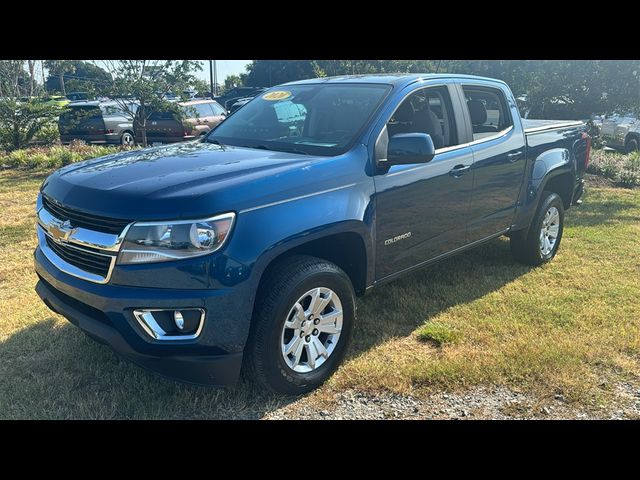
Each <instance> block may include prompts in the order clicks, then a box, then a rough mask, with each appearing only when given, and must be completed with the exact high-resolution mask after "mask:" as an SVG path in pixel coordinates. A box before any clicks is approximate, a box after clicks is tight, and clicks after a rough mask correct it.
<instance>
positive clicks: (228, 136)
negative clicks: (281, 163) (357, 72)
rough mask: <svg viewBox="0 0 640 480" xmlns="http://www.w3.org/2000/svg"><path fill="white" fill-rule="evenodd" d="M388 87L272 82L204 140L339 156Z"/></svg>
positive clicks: (377, 104) (369, 116)
mask: <svg viewBox="0 0 640 480" xmlns="http://www.w3.org/2000/svg"><path fill="white" fill-rule="evenodd" d="M390 89H391V87H390V86H389V85H372V84H346V85H345V84H309V85H289V86H282V87H275V88H273V89H270V90H268V91H267V92H266V93H262V94H260V95H259V96H257V97H256V98H255V99H254V100H252V101H251V102H249V103H247V104H246V105H245V106H243V107H242V108H241V109H239V110H237V111H236V112H235V113H234V114H233V115H231V116H230V117H229V118H227V119H226V120H225V121H224V122H222V123H221V124H220V125H219V126H218V127H217V128H216V129H215V130H213V131H212V132H211V134H210V135H209V136H208V137H207V141H208V142H215V143H221V144H223V145H233V146H244V147H252V148H265V149H268V150H277V151H284V152H287V151H294V152H298V153H306V154H314V155H329V156H332V155H339V154H341V153H344V152H346V151H347V150H348V149H349V148H350V147H351V145H352V143H353V142H354V141H355V140H356V138H357V135H358V133H360V131H361V130H362V129H363V128H364V127H365V126H366V124H367V122H368V121H369V119H370V118H371V115H372V114H373V112H374V111H375V110H376V109H377V107H378V106H379V105H380V103H381V102H382V99H383V98H384V97H385V95H386V94H387V93H388V92H389V90H390Z"/></svg>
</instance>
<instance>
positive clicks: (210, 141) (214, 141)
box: [206, 138, 225, 147]
mask: <svg viewBox="0 0 640 480" xmlns="http://www.w3.org/2000/svg"><path fill="white" fill-rule="evenodd" d="M206 141H207V143H214V144H216V145H220V146H221V147H224V146H225V145H224V144H223V143H221V142H219V141H218V140H215V139H214V140H209V139H208V138H207V140H206Z"/></svg>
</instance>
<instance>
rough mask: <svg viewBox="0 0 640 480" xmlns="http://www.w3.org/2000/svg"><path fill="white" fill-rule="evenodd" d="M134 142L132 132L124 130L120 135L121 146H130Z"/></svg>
mask: <svg viewBox="0 0 640 480" xmlns="http://www.w3.org/2000/svg"><path fill="white" fill-rule="evenodd" d="M134 143H135V140H134V139H133V133H131V132H124V133H123V134H122V137H120V144H121V145H122V146H123V147H132V146H133V145H134Z"/></svg>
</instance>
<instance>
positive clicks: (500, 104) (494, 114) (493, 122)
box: [462, 85, 513, 140]
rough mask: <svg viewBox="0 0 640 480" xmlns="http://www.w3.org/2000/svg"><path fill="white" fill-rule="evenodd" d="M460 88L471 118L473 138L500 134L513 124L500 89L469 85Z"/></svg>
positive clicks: (477, 138)
mask: <svg viewBox="0 0 640 480" xmlns="http://www.w3.org/2000/svg"><path fill="white" fill-rule="evenodd" d="M462 88H463V90H464V96H465V100H466V102H467V108H468V110H469V117H470V118H471V126H472V127H473V139H474V140H480V139H482V138H487V137H492V136H494V135H499V134H502V133H503V132H504V131H505V130H507V129H508V128H509V127H511V126H512V125H513V120H512V119H511V113H510V112H509V109H508V107H507V101H506V99H505V97H504V93H503V92H502V90H500V89H498V88H491V87H475V86H469V85H467V86H464V87H462Z"/></svg>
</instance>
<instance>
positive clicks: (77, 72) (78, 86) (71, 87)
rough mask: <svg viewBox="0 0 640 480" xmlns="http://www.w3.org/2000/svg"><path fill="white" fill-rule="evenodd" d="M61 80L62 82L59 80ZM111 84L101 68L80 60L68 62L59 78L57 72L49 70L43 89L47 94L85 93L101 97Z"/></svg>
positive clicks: (107, 74) (109, 78)
mask: <svg viewBox="0 0 640 480" xmlns="http://www.w3.org/2000/svg"><path fill="white" fill-rule="evenodd" d="M61 79H62V80H61ZM110 84H111V76H110V75H109V73H108V72H106V71H105V70H104V69H103V68H100V67H99V66H97V65H95V64H93V63H91V62H86V61H82V60H70V61H69V62H68V63H67V64H66V70H65V71H64V73H63V74H62V77H60V74H59V71H58V70H55V74H54V72H53V71H51V70H49V77H48V78H47V80H46V82H45V88H46V90H47V91H49V92H62V91H63V86H64V89H65V95H66V92H74V91H76V92H77V91H80V92H87V93H89V94H90V95H102V94H104V92H105V91H106V90H108V88H109V85H110Z"/></svg>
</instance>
